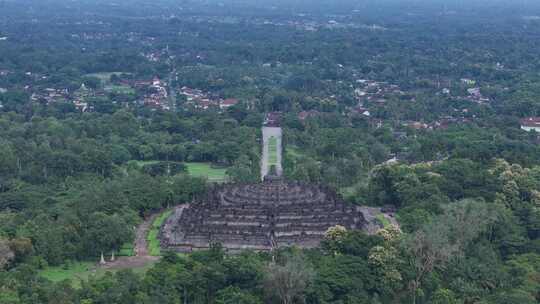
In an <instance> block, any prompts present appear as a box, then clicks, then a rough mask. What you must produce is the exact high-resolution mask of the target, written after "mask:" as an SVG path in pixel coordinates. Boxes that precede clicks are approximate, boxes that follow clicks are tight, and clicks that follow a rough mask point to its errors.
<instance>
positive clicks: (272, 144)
mask: <svg viewBox="0 0 540 304" xmlns="http://www.w3.org/2000/svg"><path fill="white" fill-rule="evenodd" d="M277 153H278V151H277V138H275V137H273V136H272V137H270V138H269V139H268V163H269V165H270V166H272V165H277V162H278V159H277Z"/></svg>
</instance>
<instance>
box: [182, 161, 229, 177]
mask: <svg viewBox="0 0 540 304" xmlns="http://www.w3.org/2000/svg"><path fill="white" fill-rule="evenodd" d="M184 164H185V165H186V167H187V169H188V173H189V175H191V176H198V177H206V178H208V181H211V182H224V181H225V178H226V171H227V168H213V167H212V165H211V164H210V163H184Z"/></svg>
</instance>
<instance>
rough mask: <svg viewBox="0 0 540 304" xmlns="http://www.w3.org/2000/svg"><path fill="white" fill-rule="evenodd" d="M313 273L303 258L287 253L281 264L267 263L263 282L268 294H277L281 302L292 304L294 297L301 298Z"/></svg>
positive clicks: (310, 281)
mask: <svg viewBox="0 0 540 304" xmlns="http://www.w3.org/2000/svg"><path fill="white" fill-rule="evenodd" d="M314 275H315V273H314V270H313V269H312V268H311V266H310V265H309V264H308V263H307V262H306V260H305V258H304V257H303V256H302V255H300V254H298V253H296V254H292V255H287V256H286V257H285V262H284V263H283V264H278V263H271V264H269V265H268V266H267V268H266V276H265V278H264V284H265V287H266V291H267V292H268V294H269V295H270V296H277V297H278V298H279V299H280V300H281V303H283V304H292V303H293V301H294V300H295V299H301V298H303V294H304V292H305V291H306V289H307V287H308V286H309V285H310V284H311V283H312V281H313V279H314Z"/></svg>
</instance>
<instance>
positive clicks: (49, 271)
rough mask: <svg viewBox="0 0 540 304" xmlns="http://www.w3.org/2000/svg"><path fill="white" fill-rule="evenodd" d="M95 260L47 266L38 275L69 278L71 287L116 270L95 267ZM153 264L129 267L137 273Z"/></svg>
mask: <svg viewBox="0 0 540 304" xmlns="http://www.w3.org/2000/svg"><path fill="white" fill-rule="evenodd" d="M96 263H97V261H94V262H89V261H86V262H75V263H70V264H68V265H62V266H54V267H47V268H45V269H43V270H40V271H39V275H40V276H41V277H43V278H46V279H49V280H51V281H53V282H61V281H64V280H70V281H71V286H72V287H73V288H80V287H81V282H84V281H88V279H89V278H99V277H102V276H104V275H105V274H106V273H107V272H113V273H114V272H117V271H119V270H116V269H102V268H97V267H96ZM152 266H153V263H148V264H147V265H145V266H143V267H138V268H131V270H132V271H133V272H135V273H138V274H143V273H145V272H146V271H147V270H148V269H150V268H151V267H152Z"/></svg>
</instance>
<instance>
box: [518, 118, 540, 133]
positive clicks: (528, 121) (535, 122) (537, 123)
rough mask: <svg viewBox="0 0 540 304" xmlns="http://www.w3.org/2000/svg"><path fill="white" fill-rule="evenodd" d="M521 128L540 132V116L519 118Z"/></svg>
mask: <svg viewBox="0 0 540 304" xmlns="http://www.w3.org/2000/svg"><path fill="white" fill-rule="evenodd" d="M521 129H522V130H525V131H533V130H534V131H536V132H540V117H527V118H524V119H522V120H521Z"/></svg>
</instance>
